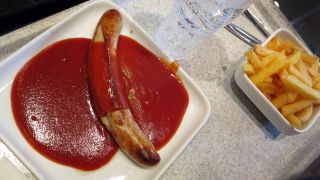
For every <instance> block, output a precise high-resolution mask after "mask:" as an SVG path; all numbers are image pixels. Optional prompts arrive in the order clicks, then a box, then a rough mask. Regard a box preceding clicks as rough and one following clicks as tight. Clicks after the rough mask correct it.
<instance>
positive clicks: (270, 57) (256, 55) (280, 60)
mask: <svg viewBox="0 0 320 180" xmlns="http://www.w3.org/2000/svg"><path fill="white" fill-rule="evenodd" d="M246 56H247V58H248V63H247V64H245V65H244V66H243V69H244V71H245V73H246V74H247V75H248V76H249V78H250V80H251V81H252V83H254V84H255V85H256V86H257V87H258V89H259V90H260V91H261V92H262V93H263V94H264V96H265V97H266V98H267V99H269V100H270V102H271V103H272V104H273V105H274V106H275V107H276V108H277V109H278V110H279V111H280V112H281V113H282V114H283V116H284V117H285V118H286V119H287V120H288V122H290V124H291V125H292V126H294V127H296V128H301V127H302V126H303V123H306V122H307V121H308V120H309V119H310V118H311V116H312V113H313V110H314V107H315V106H319V105H320V72H319V58H318V57H317V56H314V55H311V54H308V53H307V52H306V51H305V50H304V49H302V48H301V47H299V46H297V45H295V44H294V43H293V42H291V41H288V40H282V39H279V38H277V37H274V38H272V39H271V40H270V41H269V43H268V44H267V45H266V47H263V46H261V45H255V46H253V50H252V51H249V52H247V53H246Z"/></svg>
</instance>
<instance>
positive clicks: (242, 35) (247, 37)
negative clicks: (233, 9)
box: [225, 23, 261, 46]
mask: <svg viewBox="0 0 320 180" xmlns="http://www.w3.org/2000/svg"><path fill="white" fill-rule="evenodd" d="M225 28H226V29H227V30H229V31H230V32H231V33H232V34H234V35H235V36H237V37H238V38H239V39H241V40H243V41H244V42H245V43H247V44H249V45H250V46H253V45H255V44H261V41H260V40H259V39H258V38H256V37H254V36H253V35H251V34H250V33H248V32H246V31H245V30H243V29H242V28H240V27H239V26H237V25H235V24H233V23H230V24H228V25H226V26H225Z"/></svg>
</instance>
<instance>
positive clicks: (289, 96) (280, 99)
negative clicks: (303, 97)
mask: <svg viewBox="0 0 320 180" xmlns="http://www.w3.org/2000/svg"><path fill="white" fill-rule="evenodd" d="M297 97H298V94H297V93H287V92H285V93H282V94H280V95H279V96H277V97H276V98H274V99H272V100H271V103H272V104H273V105H274V106H275V107H276V108H277V109H280V108H281V107H283V106H284V105H287V104H289V103H292V102H294V101H295V100H296V98H297Z"/></svg>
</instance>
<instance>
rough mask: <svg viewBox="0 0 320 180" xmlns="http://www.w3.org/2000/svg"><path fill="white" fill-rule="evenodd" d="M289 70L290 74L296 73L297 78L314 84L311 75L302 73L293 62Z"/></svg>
mask: <svg viewBox="0 0 320 180" xmlns="http://www.w3.org/2000/svg"><path fill="white" fill-rule="evenodd" d="M288 71H289V73H290V74H292V75H294V76H295V77H296V78H298V79H299V80H300V81H302V82H303V83H305V84H306V85H307V86H309V87H311V86H312V80H311V78H310V76H306V75H304V74H302V73H301V72H300V71H299V70H298V69H297V68H296V67H295V66H294V65H293V64H290V65H289V68H288Z"/></svg>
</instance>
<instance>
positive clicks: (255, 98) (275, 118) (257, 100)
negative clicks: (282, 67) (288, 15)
mask: <svg viewBox="0 0 320 180" xmlns="http://www.w3.org/2000/svg"><path fill="white" fill-rule="evenodd" d="M273 37H278V38H279V39H284V40H289V41H291V42H292V43H294V44H296V45H297V46H299V47H301V48H302V49H304V50H305V51H306V52H308V53H309V54H312V53H311V52H310V50H309V49H308V48H307V47H306V46H305V45H304V44H303V43H302V42H300V41H299V40H298V38H296V37H295V36H294V35H293V34H292V33H291V32H290V31H288V30H286V29H278V30H276V31H275V32H274V33H273V34H272V35H270V36H269V38H268V39H267V40H266V41H265V42H264V43H262V46H266V45H267V44H268V42H269V41H270V40H271V39H272V38H273ZM246 62H247V60H246V59H245V60H243V63H242V64H241V65H240V66H239V67H238V69H237V71H236V73H235V80H236V82H237V84H238V86H239V87H240V89H241V90H242V91H243V92H244V93H245V94H246V95H247V96H248V98H249V99H250V100H251V101H252V102H253V103H254V104H255V105H256V106H257V107H258V109H259V110H260V111H261V112H262V113H263V114H264V115H265V116H266V118H267V119H268V120H269V121H270V122H271V123H272V124H273V125H274V126H275V127H276V128H277V129H278V130H280V131H281V132H282V133H284V134H286V135H295V134H299V133H304V132H306V131H307V130H309V129H310V128H311V127H312V125H313V124H314V123H315V122H316V121H317V120H318V119H319V116H320V107H319V106H316V107H315V108H314V111H313V113H312V115H311V118H310V119H309V120H308V121H307V122H306V123H304V124H303V126H302V128H300V129H298V128H295V127H293V126H292V125H291V124H290V123H289V122H288V120H287V119H286V118H285V117H284V116H283V115H282V114H281V113H280V111H279V110H278V109H276V108H275V107H274V106H273V104H272V103H271V102H270V101H269V100H268V99H267V98H266V97H265V96H264V95H263V93H262V92H261V91H260V90H259V89H258V88H257V87H256V86H255V85H254V84H253V83H252V82H251V80H250V79H249V77H248V76H247V75H246V73H245V72H244V70H243V64H244V63H246Z"/></svg>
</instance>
